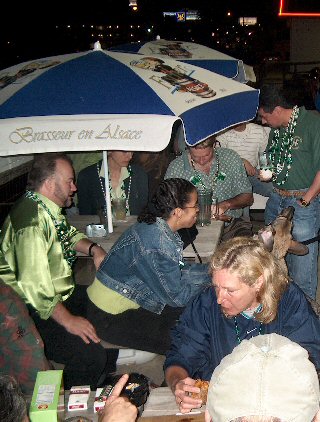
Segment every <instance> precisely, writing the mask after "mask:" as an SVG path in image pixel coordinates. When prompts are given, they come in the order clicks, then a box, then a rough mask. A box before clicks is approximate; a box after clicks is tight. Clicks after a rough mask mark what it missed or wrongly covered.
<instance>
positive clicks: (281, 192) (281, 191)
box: [273, 188, 306, 198]
mask: <svg viewBox="0 0 320 422" xmlns="http://www.w3.org/2000/svg"><path fill="white" fill-rule="evenodd" d="M273 189H274V191H275V192H277V193H278V194H279V195H280V196H285V197H287V198H288V197H295V198H302V197H303V196H304V194H305V193H306V191H303V190H302V191H301V190H285V189H278V188H273Z"/></svg>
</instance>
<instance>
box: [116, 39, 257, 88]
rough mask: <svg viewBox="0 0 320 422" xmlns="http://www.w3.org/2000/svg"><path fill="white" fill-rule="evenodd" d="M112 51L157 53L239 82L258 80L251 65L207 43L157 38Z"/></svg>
mask: <svg viewBox="0 0 320 422" xmlns="http://www.w3.org/2000/svg"><path fill="white" fill-rule="evenodd" d="M109 50H110V51H119V52H123V53H139V54H145V55H155V56H157V57H160V58H168V57H171V58H172V59H174V60H179V61H182V62H184V63H187V64H192V65H194V66H198V67H202V68H204V69H207V70H210V71H211V72H215V73H218V74H219V75H222V76H226V77H227V78H232V79H234V80H236V81H238V82H243V83H246V82H248V81H251V82H256V76H255V73H254V70H253V68H252V67H251V66H248V65H246V64H244V63H243V61H242V60H238V59H235V58H234V57H231V56H228V55H227V54H224V53H221V52H220V51H218V50H214V49H213V48H209V47H207V46H205V45H201V44H197V43H193V42H187V41H176V40H171V41H170V40H164V39H160V38H159V39H157V40H154V41H147V42H142V43H140V42H136V43H130V44H122V45H118V46H114V47H111V48H110V49H109Z"/></svg>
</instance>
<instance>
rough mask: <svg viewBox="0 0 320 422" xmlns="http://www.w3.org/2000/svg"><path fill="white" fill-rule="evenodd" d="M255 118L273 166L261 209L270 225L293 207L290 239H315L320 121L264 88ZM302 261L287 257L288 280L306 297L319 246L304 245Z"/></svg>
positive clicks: (312, 292) (311, 292)
mask: <svg viewBox="0 0 320 422" xmlns="http://www.w3.org/2000/svg"><path fill="white" fill-rule="evenodd" d="M258 113H259V115H260V117H261V119H262V123H264V124H265V123H266V124H268V125H269V126H271V128H273V130H271V133H270V137H269V142H268V147H267V151H268V158H269V160H270V164H271V165H272V173H273V175H272V181H273V186H274V192H273V193H272V194H271V196H270V198H269V200H268V202H267V206H266V210H265V222H266V224H269V223H270V222H271V221H273V220H274V219H275V218H276V216H277V215H278V214H279V213H280V211H281V210H282V209H283V208H286V207H288V206H293V207H294V208H295V212H294V218H293V237H294V238H295V239H296V240H297V241H298V242H301V241H304V240H308V239H311V238H313V237H315V236H317V235H318V232H319V228H320V205H319V197H318V193H319V191H320V184H319V183H317V179H318V178H317V179H316V175H317V172H319V170H320V117H319V116H318V115H317V114H316V113H314V112H312V111H307V110H306V109H305V107H298V106H297V105H294V102H293V101H290V99H289V97H288V95H286V93H285V92H284V90H283V89H280V88H279V87H277V86H276V85H265V86H263V87H262V88H261V90H260V104H259V110H258ZM308 248H309V253H308V254H307V255H304V256H297V255H291V254H288V255H287V264H288V270H289V275H290V276H291V277H292V278H293V279H294V281H295V282H296V283H297V284H298V285H299V286H300V287H301V289H302V290H303V291H304V292H305V293H306V294H307V295H308V296H310V297H311V298H313V299H315V296H316V290H317V284H318V277H317V272H318V242H314V243H311V244H309V245H308Z"/></svg>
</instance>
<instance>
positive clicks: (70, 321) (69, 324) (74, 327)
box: [51, 302, 100, 344]
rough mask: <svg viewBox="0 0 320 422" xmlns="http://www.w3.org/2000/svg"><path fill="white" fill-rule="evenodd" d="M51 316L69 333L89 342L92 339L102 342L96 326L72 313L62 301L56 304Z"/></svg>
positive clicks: (95, 341)
mask: <svg viewBox="0 0 320 422" xmlns="http://www.w3.org/2000/svg"><path fill="white" fill-rule="evenodd" d="M51 318H52V319H54V320H55V321H56V322H57V323H58V324H60V325H62V326H63V327H64V328H65V329H66V331H68V332H69V333H71V334H74V335H76V336H79V337H81V338H82V340H83V341H84V342H85V343H87V344H89V343H90V340H91V341H93V342H94V343H99V342H100V339H99V337H98V336H97V333H96V330H95V328H94V326H93V325H92V324H91V323H90V322H89V321H88V320H87V319H86V318H83V317H80V316H75V315H72V314H71V313H70V312H69V311H68V309H67V308H66V307H65V306H64V305H63V304H62V303H61V302H58V303H57V304H56V306H55V308H54V310H53V312H52V314H51Z"/></svg>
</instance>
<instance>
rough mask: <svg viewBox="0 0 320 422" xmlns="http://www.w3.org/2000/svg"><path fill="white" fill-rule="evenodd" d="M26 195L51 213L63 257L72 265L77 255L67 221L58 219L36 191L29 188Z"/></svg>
mask: <svg viewBox="0 0 320 422" xmlns="http://www.w3.org/2000/svg"><path fill="white" fill-rule="evenodd" d="M25 197H26V198H29V199H32V200H33V201H35V202H37V204H39V205H40V206H41V207H42V208H43V209H45V210H46V212H47V213H48V214H49V216H50V217H51V220H52V222H53V224H54V227H55V229H56V231H57V236H58V239H59V242H60V244H61V247H62V252H63V257H64V259H65V260H66V261H67V263H68V264H69V266H70V267H72V265H73V263H74V261H75V260H76V259H77V257H76V251H75V250H74V249H71V243H70V240H69V235H68V231H69V230H68V226H67V225H66V223H65V222H64V221H58V220H56V218H55V217H54V216H53V215H52V213H51V211H50V210H49V208H48V207H47V206H46V204H45V203H44V202H43V201H42V200H41V199H40V198H39V196H38V195H37V194H36V193H35V192H31V191H29V190H28V191H27V192H26V194H25Z"/></svg>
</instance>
